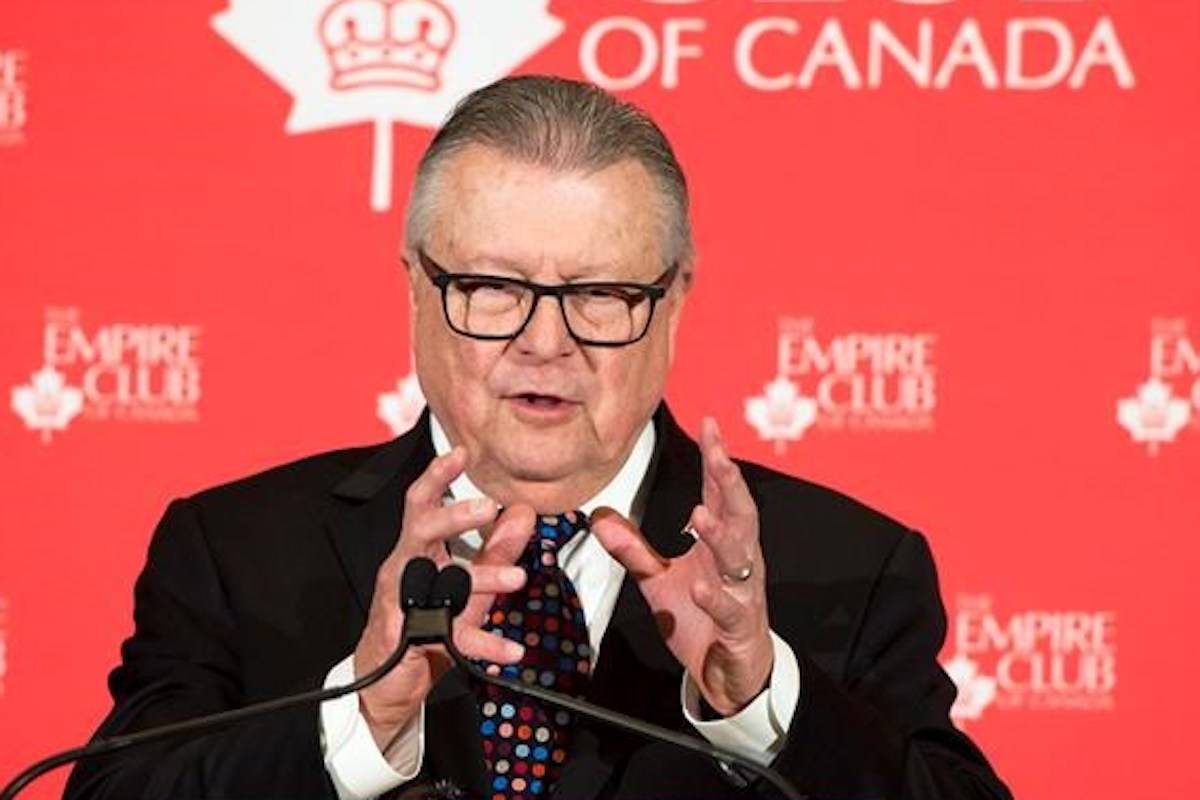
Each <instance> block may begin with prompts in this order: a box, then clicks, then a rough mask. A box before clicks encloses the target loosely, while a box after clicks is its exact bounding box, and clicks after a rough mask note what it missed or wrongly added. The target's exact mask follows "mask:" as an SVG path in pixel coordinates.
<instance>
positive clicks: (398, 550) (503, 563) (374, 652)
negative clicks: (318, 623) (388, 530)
mask: <svg viewBox="0 0 1200 800" xmlns="http://www.w3.org/2000/svg"><path fill="white" fill-rule="evenodd" d="M466 463H467V454H466V450H465V449H464V448H462V447H456V448H454V449H453V450H451V451H450V452H449V453H447V454H446V455H444V456H441V457H439V458H435V459H434V460H433V462H432V463H431V464H430V465H429V468H428V469H426V470H425V472H424V473H423V474H422V475H421V477H419V478H418V479H417V480H416V481H414V482H413V484H412V485H411V486H410V487H409V489H408V493H407V494H406V495H405V497H404V527H403V528H402V529H401V531H400V538H399V540H398V541H397V542H396V547H395V548H394V549H393V550H392V552H391V554H390V555H389V556H388V557H387V559H386V560H385V561H384V562H383V563H382V564H381V565H380V567H379V571H378V572H377V573H376V576H375V594H374V596H373V598H372V600H371V612H370V616H369V617H368V619H367V626H366V628H365V629H364V630H363V634H362V638H360V639H359V640H358V646H357V647H355V649H354V674H355V675H365V674H367V673H368V672H370V671H371V670H373V669H375V668H376V667H377V666H379V665H380V664H382V663H383V662H384V661H385V660H386V659H387V658H388V656H390V655H391V654H392V652H394V651H395V649H396V646H397V645H398V643H399V641H400V631H401V629H402V628H403V626H404V613H403V612H402V611H401V609H400V603H399V591H400V576H401V574H403V572H404V567H405V566H406V565H407V564H408V562H409V560H410V559H412V558H417V557H420V556H425V557H426V558H431V559H433V561H434V562H435V563H436V564H438V565H439V566H444V565H445V564H447V563H449V561H450V557H449V555H448V554H447V552H446V547H445V544H446V542H447V540H449V539H452V538H454V537H455V536H458V535H459V534H461V533H463V532H464V531H468V530H471V529H473V528H483V527H484V526H486V525H488V524H490V523H492V522H493V521H494V522H495V524H494V525H492V528H491V532H490V534H488V535H487V537H486V541H485V542H484V545H483V547H482V548H481V549H480V551H479V553H478V554H477V555H476V556H475V558H474V559H473V560H472V562H471V564H470V565H469V567H468V571H469V572H470V573H471V597H470V599H469V600H468V601H467V607H466V609H465V610H464V611H463V613H462V614H460V615H459V616H458V617H457V618H456V619H455V620H454V644H455V645H456V646H457V647H458V649H459V650H461V651H462V653H463V654H464V655H466V656H469V657H472V658H480V659H484V660H487V661H492V662H495V663H498V664H513V663H516V662H517V661H520V660H521V656H522V655H523V654H524V652H525V648H524V647H522V646H521V645H520V644H518V643H516V642H513V641H511V640H508V639H505V638H504V637H502V636H497V635H495V634H492V633H487V632H485V631H482V630H480V625H481V624H482V622H483V618H484V615H485V614H486V613H487V611H488V609H489V608H491V605H492V601H493V599H494V598H495V595H496V594H497V593H500V592H511V591H514V590H515V589H519V588H520V587H521V586H522V585H524V583H525V570H523V569H521V568H520V567H515V566H512V565H513V564H514V563H515V562H516V560H517V559H518V558H519V557H520V555H521V551H522V550H524V548H525V544H526V542H527V541H528V540H529V537H530V536H531V535H532V533H533V525H534V521H535V515H534V511H533V509H532V508H531V507H529V506H522V505H514V506H510V507H509V508H507V509H505V511H504V513H503V514H501V515H500V517H499V519H497V518H496V512H497V507H496V504H495V503H494V502H493V501H491V500H489V499H487V498H481V499H478V500H464V501H460V502H457V503H451V504H449V505H443V503H442V499H443V498H444V497H445V494H446V490H447V488H448V487H449V485H450V483H451V482H452V481H453V480H454V479H455V478H457V477H458V476H459V474H461V473H462V471H463V469H465V468H466ZM450 666H451V661H450V657H449V655H447V653H446V652H445V648H444V647H442V646H440V645H423V646H420V647H413V648H410V649H409V651H408V653H406V654H405V656H404V658H403V659H402V660H401V662H400V663H399V664H397V665H396V668H395V669H393V670H392V671H391V672H390V673H388V675H387V676H386V677H384V678H383V679H382V680H380V681H379V682H378V683H376V684H374V685H373V686H370V687H368V688H366V689H364V690H362V691H361V692H360V693H359V708H360V710H361V711H362V714H363V716H364V717H365V718H366V720H367V724H368V725H369V727H370V729H371V734H372V736H373V737H374V739H375V743H376V744H377V745H378V746H379V749H380V751H381V752H382V751H384V750H386V749H387V746H388V745H389V744H390V743H391V742H392V740H393V739H394V738H395V736H396V735H397V734H398V733H399V732H400V730H401V729H402V728H403V727H404V726H405V724H407V723H408V721H409V720H411V719H412V718H413V717H414V716H415V715H416V714H417V712H418V711H419V710H420V708H421V704H422V703H423V702H424V701H425V696H426V695H427V694H428V693H429V690H430V689H431V688H432V687H433V684H434V683H436V682H437V680H438V678H440V677H441V676H442V674H443V673H445V672H446V670H448V669H449V668H450Z"/></svg>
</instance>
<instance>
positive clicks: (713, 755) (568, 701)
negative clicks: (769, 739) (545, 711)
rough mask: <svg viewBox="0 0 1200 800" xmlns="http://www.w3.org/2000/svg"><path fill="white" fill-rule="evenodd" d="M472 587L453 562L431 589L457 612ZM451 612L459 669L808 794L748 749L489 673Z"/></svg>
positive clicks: (787, 793)
mask: <svg viewBox="0 0 1200 800" xmlns="http://www.w3.org/2000/svg"><path fill="white" fill-rule="evenodd" d="M470 593H471V576H470V574H469V573H468V572H467V571H466V570H465V569H463V568H462V567H460V566H458V565H457V564H450V565H449V566H446V567H444V568H443V569H442V571H441V572H440V573H438V576H437V579H436V580H435V581H434V584H433V589H432V591H431V593H430V600H431V604H433V602H435V598H437V600H436V602H437V603H438V604H439V605H442V606H444V607H445V608H446V609H448V610H450V611H451V614H452V615H454V616H456V615H458V614H459V613H460V612H461V611H462V609H463V608H464V607H465V606H466V604H467V597H468V596H469V595H470ZM449 623H450V620H449V617H447V618H446V629H445V631H444V638H443V640H442V643H443V644H444V645H445V646H446V651H447V652H449V653H450V657H451V658H452V659H453V660H454V663H455V665H457V666H458V668H459V669H461V670H463V671H464V672H466V673H467V674H468V675H470V676H471V677H472V678H474V679H475V680H477V681H481V682H483V683H488V684H491V685H493V686H499V687H501V688H504V689H508V690H509V691H512V692H515V693H517V694H520V695H525V696H527V697H534V698H537V699H538V700H541V701H543V702H546V703H550V704H551V705H553V706H557V707H559V708H565V709H567V710H569V711H573V712H575V713H576V714H579V715H581V716H584V717H588V718H590V719H594V720H596V721H598V722H603V723H605V724H607V725H611V726H613V727H616V728H620V729H622V730H624V731H626V732H629V733H634V734H636V735H638V736H641V737H642V738H643V739H650V740H651V741H656V742H666V743H667V744H670V745H674V746H676V747H681V748H683V749H684V750H690V751H691V752H693V753H698V754H700V755H702V756H707V757H708V758H710V759H712V760H714V761H715V762H716V763H717V766H718V768H720V769H721V771H722V772H724V773H725V774H726V775H728V776H730V777H732V778H735V779H737V778H740V776H738V775H737V774H736V773H734V772H733V771H732V769H731V768H730V767H729V765H730V764H733V765H736V766H738V767H740V768H741V769H743V770H745V771H746V772H749V773H751V774H753V775H756V776H758V777H759V778H762V779H763V780H765V781H766V782H767V783H769V784H771V785H772V786H774V787H775V788H776V789H777V790H779V792H780V793H781V794H782V795H783V796H784V797H786V798H788V800H806V799H807V796H806V795H803V794H801V793H800V792H799V791H798V790H797V789H796V787H794V786H792V784H791V782H790V781H788V780H787V778H785V777H783V775H781V774H780V773H779V772H777V771H776V770H773V769H771V768H770V767H764V766H762V765H761V764H759V763H758V762H756V761H754V760H753V758H751V757H750V756H748V755H743V754H741V753H737V752H734V751H732V750H727V749H725V748H721V747H715V746H714V745H712V744H711V743H709V742H708V741H706V740H703V739H699V738H697V737H695V736H689V735H687V734H685V733H680V732H679V731H673V730H671V729H670V728H664V727H662V726H659V725H655V724H653V723H650V722H646V721H644V720H640V719H637V718H636V717H631V716H629V715H627V714H622V713H619V712H617V711H612V710H609V709H607V708H603V707H602V706H598V705H594V704H592V703H589V702H587V701H585V700H580V699H578V698H575V697H571V696H570V695H566V694H562V693H560V692H554V691H551V690H549V689H544V688H542V687H541V686H538V685H537V684H527V683H523V682H521V681H518V680H514V679H512V678H506V677H503V676H501V675H489V674H488V673H487V672H485V671H484V670H483V669H481V668H480V667H479V666H478V665H477V664H475V663H474V662H472V661H470V660H469V659H467V658H466V657H465V656H464V655H463V654H462V653H460V652H459V650H458V648H457V647H455V645H454V637H453V636H451V635H450V627H449Z"/></svg>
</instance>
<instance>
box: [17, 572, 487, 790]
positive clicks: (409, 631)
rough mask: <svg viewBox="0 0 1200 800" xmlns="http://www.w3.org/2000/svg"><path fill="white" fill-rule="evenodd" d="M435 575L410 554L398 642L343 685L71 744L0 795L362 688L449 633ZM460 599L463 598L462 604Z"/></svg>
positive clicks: (447, 608) (402, 586)
mask: <svg viewBox="0 0 1200 800" xmlns="http://www.w3.org/2000/svg"><path fill="white" fill-rule="evenodd" d="M439 577H440V576H439V574H438V569H437V565H435V564H434V563H433V561H431V560H430V559H428V558H414V559H412V560H410V561H409V562H408V564H406V565H405V567H404V574H403V575H402V576H401V578H400V602H401V606H402V607H403V608H404V610H405V615H404V629H403V630H402V631H401V633H400V643H399V644H398V645H397V646H396V649H395V650H394V651H393V652H392V654H391V655H390V656H388V658H387V660H385V661H384V662H383V663H382V664H380V665H379V666H378V667H376V668H375V669H373V670H371V671H370V672H368V673H367V674H366V675H364V676H362V677H361V678H358V679H356V680H355V681H353V682H352V683H348V684H346V685H345V686H333V687H330V688H328V689H316V690H313V691H309V692H302V693H300V694H294V695H289V696H287V697H278V698H276V699H274V700H266V701H264V702H262V703H255V704H253V705H249V706H244V707H242V708H235V709H233V710H231V711H222V712H220V713H217V714H209V715H207V716H203V717H196V718H194V719H188V720H183V721H181V722H173V723H171V724H169V725H162V726H160V727H157V728H148V729H147V730H144V731H138V732H137V733H129V734H119V735H117V736H110V737H107V738H105V739H94V740H93V741H91V742H89V743H88V744H86V745H84V746H83V747H76V748H73V749H71V750H64V751H62V752H60V753H55V754H54V755H51V756H48V757H46V758H44V759H42V760H41V761H38V762H37V763H35V764H33V765H32V766H30V767H28V768H27V769H25V770H24V771H22V772H21V773H20V774H18V775H17V776H16V777H15V778H13V779H12V780H11V781H10V782H9V783H8V785H7V786H5V787H4V791H3V792H0V800H13V798H14V797H16V796H17V794H18V793H19V792H20V791H21V790H22V789H24V788H25V787H26V786H28V785H29V784H30V783H32V782H33V781H34V780H36V779H37V778H38V777H40V776H42V775H44V774H45V773H47V772H49V771H50V770H52V769H55V768H56V767H61V766H63V765H64V764H70V763H71V762H73V761H79V760H81V759H84V758H92V757H95V756H99V755H105V754H108V753H113V752H116V751H117V750H124V749H126V748H127V747H135V746H137V745H140V744H146V743H148V742H155V741H158V740H160V739H167V738H170V737H172V736H180V735H183V734H194V733H201V732H203V731H208V730H211V729H214V728H220V727H224V726H226V725H231V724H233V723H236V722H242V721H244V720H247V719H252V718H254V717H259V716H262V715H264V714H269V713H271V712H273V711H280V710H282V709H285V708H292V707H294V706H301V705H308V704H310V703H322V702H324V701H326V700H333V699H334V698H336V697H341V696H342V695H347V694H350V693H351V692H357V691H359V690H360V689H365V688H366V687H368V686H370V685H371V684H373V683H375V682H377V681H379V680H380V679H381V678H383V676H385V675H387V674H388V673H389V672H391V671H392V669H393V668H395V666H396V665H397V664H399V663H400V659H402V658H404V654H405V653H406V652H407V651H408V648H409V647H410V646H411V645H413V644H428V643H432V642H440V641H445V640H446V639H447V638H448V636H447V635H446V634H444V633H442V632H443V631H445V632H447V633H448V632H449V630H450V618H451V613H450V606H449V605H447V604H442V605H440V606H439V607H438V608H423V607H422V606H426V605H428V600H429V597H430V595H431V594H432V592H433V589H434V584H435V583H437V579H438V578H439ZM450 580H455V579H450ZM470 585H471V579H470V576H468V577H467V591H468V593H469V592H470ZM455 591H457V589H455ZM465 604H466V600H465V598H464V599H463V601H462V605H465ZM462 605H459V606H458V609H459V611H461V610H462ZM455 613H457V612H455Z"/></svg>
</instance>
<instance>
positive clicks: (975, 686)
mask: <svg viewBox="0 0 1200 800" xmlns="http://www.w3.org/2000/svg"><path fill="white" fill-rule="evenodd" d="M943 667H944V668H945V670H946V674H947V675H949V676H950V680H952V681H954V685H955V686H956V687H958V697H956V698H955V699H954V705H953V706H951V708H950V717H951V718H952V719H954V720H966V719H979V717H980V716H981V715H982V714H983V710H984V709H985V708H987V707H988V706H989V705H991V704H992V701H993V700H995V699H996V679H995V678H992V677H989V676H987V675H981V674H979V665H978V664H976V663H975V662H974V661H972V660H971V659H969V658H967V657H966V656H965V655H962V654H961V653H960V654H958V655H956V656H955V657H954V658H952V659H950V660H949V661H947V662H946V663H945V664H944V665H943Z"/></svg>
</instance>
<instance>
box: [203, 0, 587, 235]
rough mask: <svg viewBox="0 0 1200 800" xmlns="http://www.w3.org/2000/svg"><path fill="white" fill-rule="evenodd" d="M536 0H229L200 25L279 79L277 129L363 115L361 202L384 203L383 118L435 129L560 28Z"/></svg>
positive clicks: (386, 129) (387, 157)
mask: <svg viewBox="0 0 1200 800" xmlns="http://www.w3.org/2000/svg"><path fill="white" fill-rule="evenodd" d="M548 4H549V3H548V0H503V2H498V1H496V0H489V2H480V1H479V0H352V1H350V0H230V3H229V8H228V10H226V11H221V12H218V13H217V14H215V15H214V16H213V18H212V26H213V28H214V29H215V30H216V31H217V33H218V34H220V35H221V37H222V38H224V39H225V40H226V41H227V42H228V43H229V44H231V45H232V46H233V47H235V48H237V49H238V50H239V51H240V52H241V53H242V54H243V55H245V56H246V58H248V59H249V60H250V61H251V62H253V64H254V65H255V66H257V67H258V68H259V69H261V70H262V71H263V72H265V73H266V74H267V75H268V76H269V77H270V78H271V79H272V80H274V81H275V82H276V83H278V84H279V85H280V86H282V87H283V88H284V89H285V90H287V91H288V92H289V93H290V94H291V95H292V96H293V98H295V103H294V104H293V106H292V110H291V113H290V114H289V115H288V118H287V122H286V123H285V125H284V130H285V131H287V132H288V133H289V134H301V133H309V132H311V131H318V130H325V129H326V128H336V127H339V126H343V125H355V124H360V123H371V124H372V125H373V127H374V160H373V162H372V168H371V208H372V209H373V210H375V211H380V212H382V211H387V210H388V209H389V208H391V203H392V187H391V178H392V149H393V148H392V126H393V124H395V123H405V124H408V125H415V126H420V127H425V128H436V127H437V126H438V125H439V124H441V122H442V121H443V120H444V119H445V118H446V116H447V115H448V114H449V113H450V110H451V109H452V108H453V107H454V104H455V103H456V102H457V101H458V100H459V99H461V98H462V97H463V96H464V95H466V94H467V93H469V92H471V91H473V90H475V89H477V88H479V87H480V86H483V85H485V84H488V83H491V82H492V81H495V80H498V79H500V78H502V77H504V76H505V75H507V74H509V73H510V72H512V71H513V70H514V69H515V68H516V67H517V66H518V65H520V64H521V63H522V62H524V61H526V60H528V59H529V57H530V56H532V55H533V54H534V53H536V52H538V51H539V50H541V49H542V48H543V47H545V46H546V45H547V44H549V43H550V42H551V41H553V40H554V39H555V38H557V37H558V35H559V34H560V33H562V31H563V28H564V24H563V22H562V20H560V19H558V18H557V17H555V16H553V15H551V14H550V13H549V10H548Z"/></svg>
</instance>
